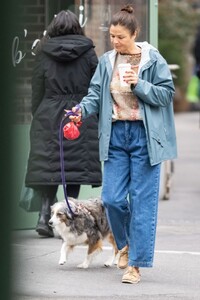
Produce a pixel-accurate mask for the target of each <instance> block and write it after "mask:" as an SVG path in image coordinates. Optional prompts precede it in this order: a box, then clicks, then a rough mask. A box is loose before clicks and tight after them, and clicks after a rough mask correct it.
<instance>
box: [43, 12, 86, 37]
mask: <svg viewBox="0 0 200 300" xmlns="http://www.w3.org/2000/svg"><path fill="white" fill-rule="evenodd" d="M66 34H80V35H84V32H83V29H82V28H81V26H80V23H79V21H78V18H77V16H76V15H75V14H74V13H73V12H71V11H70V10H67V11H64V10H62V11H60V12H59V13H58V14H57V15H55V16H54V18H53V20H52V21H51V23H50V24H49V26H48V27H47V32H46V35H47V36H49V37H55V36H60V35H66Z"/></svg>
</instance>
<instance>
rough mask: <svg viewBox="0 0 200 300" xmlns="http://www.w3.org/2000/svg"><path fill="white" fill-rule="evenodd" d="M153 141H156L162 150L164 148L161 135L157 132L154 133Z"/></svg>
mask: <svg viewBox="0 0 200 300" xmlns="http://www.w3.org/2000/svg"><path fill="white" fill-rule="evenodd" d="M152 139H153V140H154V141H156V143H157V144H158V145H160V146H161V147H162V148H163V147H164V145H163V141H162V139H161V138H160V136H159V134H158V133H156V132H155V131H152Z"/></svg>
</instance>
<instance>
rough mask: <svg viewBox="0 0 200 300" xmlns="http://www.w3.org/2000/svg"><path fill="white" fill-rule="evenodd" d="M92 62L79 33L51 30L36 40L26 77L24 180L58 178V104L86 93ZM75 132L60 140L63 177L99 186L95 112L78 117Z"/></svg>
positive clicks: (70, 102)
mask: <svg viewBox="0 0 200 300" xmlns="http://www.w3.org/2000/svg"><path fill="white" fill-rule="evenodd" d="M97 64H98V58H97V56H96V54H95V51H94V45H93V43H92V41H91V40H90V39H89V38H87V37H85V36H83V35H72V34H71V35H64V36H57V37H54V38H50V39H48V40H47V41H45V43H43V44H42V45H41V50H40V51H39V52H38V54H37V55H36V61H35V65H34V70H33V78H32V115H33V120H32V124H31V130H30V153H29V159H28V166H27V174H26V185H27V186H35V185H58V184H61V183H62V180H61V167H60V141H59V128H60V123H61V120H62V118H63V116H64V114H65V111H64V109H71V108H72V107H73V106H74V105H76V104H78V103H79V102H80V101H81V100H82V98H83V97H84V96H85V95H87V93H88V87H89V83H90V80H91V78H92V76H93V74H94V72H95V69H96V66H97ZM67 121H69V119H68V120H66V122H67ZM80 133H81V134H80V137H79V138H78V139H77V140H73V141H70V140H66V139H64V140H63V151H64V166H65V176H66V182H67V183H69V184H86V185H94V186H100V185H101V180H102V178H101V177H102V176H101V163H100V161H99V142H98V118H97V115H95V114H94V115H93V116H91V117H90V118H88V119H87V120H85V121H84V122H83V124H82V126H81V128H80Z"/></svg>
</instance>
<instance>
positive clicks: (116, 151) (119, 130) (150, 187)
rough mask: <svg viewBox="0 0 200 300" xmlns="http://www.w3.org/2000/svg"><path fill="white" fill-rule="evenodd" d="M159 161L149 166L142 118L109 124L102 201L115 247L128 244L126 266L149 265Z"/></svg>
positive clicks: (153, 238)
mask: <svg viewBox="0 0 200 300" xmlns="http://www.w3.org/2000/svg"><path fill="white" fill-rule="evenodd" d="M159 181H160V164H158V165H155V166H151V165H150V162H149V155H148V151H147V141H146V133H145V128H144V125H143V121H116V122H113V125H112V133H111V139H110V146H109V158H108V160H107V161H105V162H104V176H103V188H102V200H103V203H104V206H105V208H106V213H107V216H108V221H109V223H110V227H111V229H112V231H113V234H114V237H115V240H116V243H117V247H118V249H119V250H121V249H122V248H123V247H125V246H126V245H129V263H128V264H129V266H135V267H152V265H153V257H154V248H155V236H156V224H157V208H158V198H159Z"/></svg>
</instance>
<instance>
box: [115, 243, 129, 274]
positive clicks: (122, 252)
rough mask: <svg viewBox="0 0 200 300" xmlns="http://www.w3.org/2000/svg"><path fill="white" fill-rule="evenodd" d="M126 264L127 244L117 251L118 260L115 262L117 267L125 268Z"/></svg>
mask: <svg viewBox="0 0 200 300" xmlns="http://www.w3.org/2000/svg"><path fill="white" fill-rule="evenodd" d="M127 266H128V246H125V247H124V248H122V250H120V251H119V260H118V263H117V267H118V268H119V269H125V268H127Z"/></svg>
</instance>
